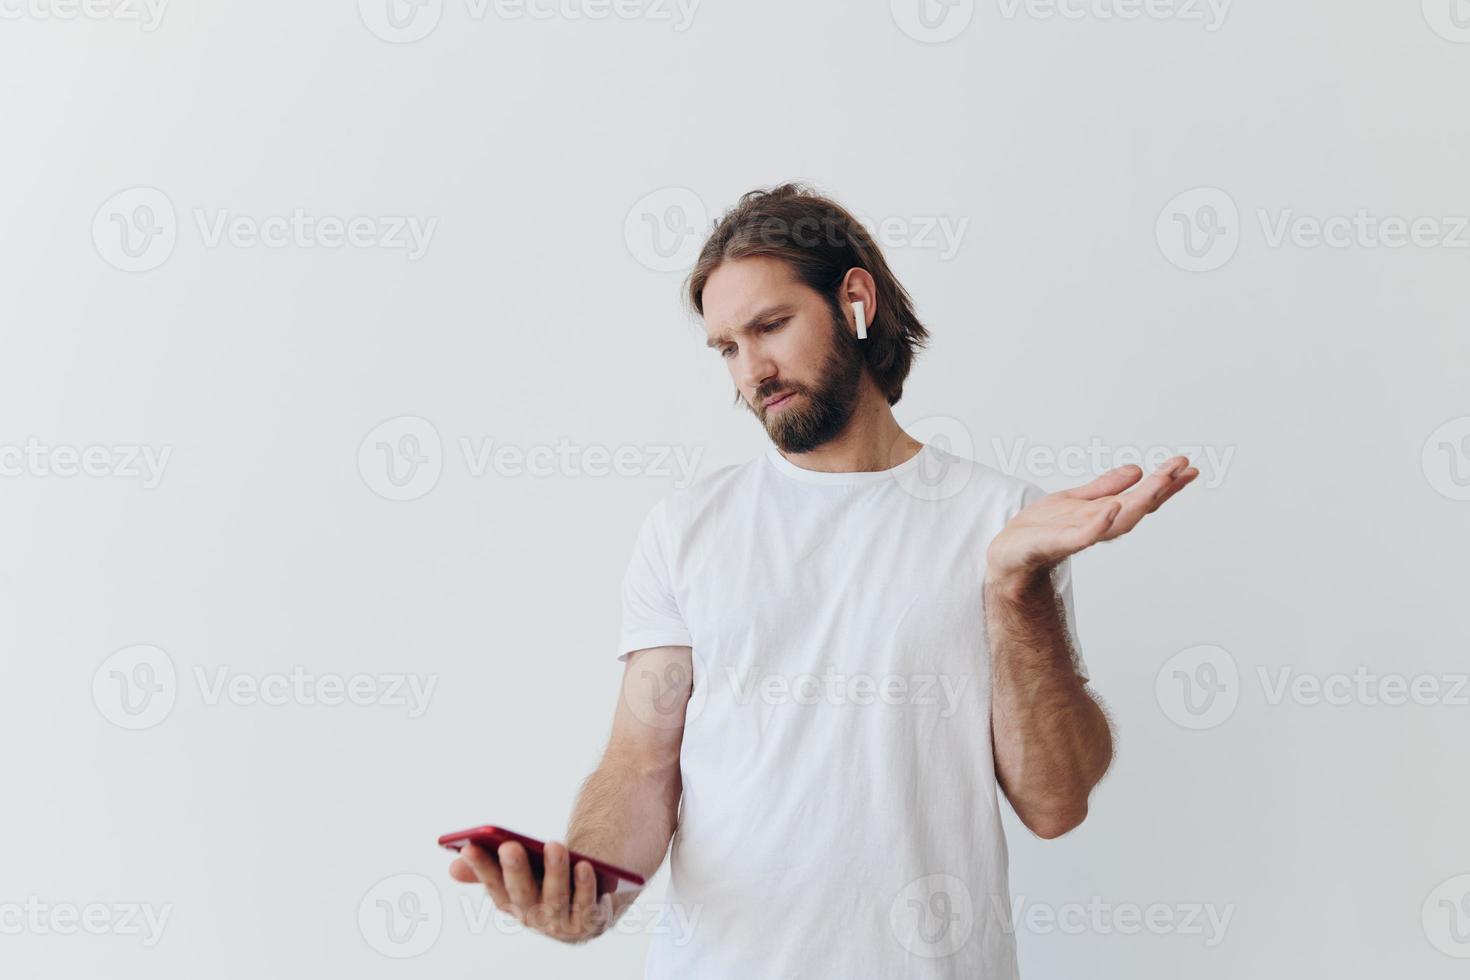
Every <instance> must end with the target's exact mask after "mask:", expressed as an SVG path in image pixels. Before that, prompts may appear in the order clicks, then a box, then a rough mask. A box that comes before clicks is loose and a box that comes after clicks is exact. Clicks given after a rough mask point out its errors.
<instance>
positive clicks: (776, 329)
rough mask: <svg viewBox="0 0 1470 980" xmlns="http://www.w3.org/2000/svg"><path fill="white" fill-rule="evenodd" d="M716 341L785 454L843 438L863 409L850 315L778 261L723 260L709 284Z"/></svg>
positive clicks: (744, 396) (708, 315)
mask: <svg viewBox="0 0 1470 980" xmlns="http://www.w3.org/2000/svg"><path fill="white" fill-rule="evenodd" d="M704 321H705V324H706V327H707V330H708V336H709V344H710V346H711V347H712V348H713V349H714V350H716V351H717V352H719V355H720V357H722V358H724V359H725V363H726V364H727V365H728V366H729V368H730V377H731V379H733V380H734V382H735V387H736V389H737V390H738V391H739V394H740V399H741V401H742V402H743V403H744V404H745V407H746V408H748V409H749V410H750V411H751V412H752V413H753V414H754V415H755V417H756V418H757V419H759V420H760V422H761V424H762V425H763V426H765V428H766V433H767V435H769V436H770V437H771V441H772V442H774V443H775V444H776V446H777V447H778V448H779V449H781V450H782V451H783V452H788V453H805V452H810V451H811V450H813V449H816V448H818V447H819V446H822V445H824V444H825V443H827V442H829V441H830V440H832V439H834V438H836V437H837V436H838V435H840V434H841V433H842V430H843V429H845V428H846V427H847V423H848V421H849V420H850V419H851V418H852V413H853V411H854V410H855V409H856V408H857V403H858V395H859V392H860V385H861V382H862V373H863V357H862V350H861V348H860V347H859V346H858V340H857V338H856V337H854V336H853V334H852V331H851V329H850V328H849V327H848V323H847V320H846V318H845V317H842V316H834V314H833V312H832V309H831V308H830V307H829V306H828V305H827V303H826V301H825V300H823V298H822V297H821V296H820V295H819V294H818V293H816V292H815V291H814V290H812V289H810V288H808V287H807V286H805V285H803V284H802V283H800V282H798V281H797V280H796V279H795V277H794V276H793V274H792V272H791V268H790V267H789V266H788V265H786V263H784V262H782V261H781V260H779V259H774V258H769V257H767V256H753V257H751V258H745V259H734V260H730V261H727V262H724V263H723V264H721V265H720V267H719V268H717V269H716V270H715V271H714V272H713V273H712V274H711V275H710V277H709V280H708V281H707V282H706V283H705V287H704Z"/></svg>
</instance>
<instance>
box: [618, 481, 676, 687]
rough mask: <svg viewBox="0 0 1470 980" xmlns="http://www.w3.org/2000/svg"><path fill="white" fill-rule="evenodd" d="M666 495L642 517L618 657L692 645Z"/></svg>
mask: <svg viewBox="0 0 1470 980" xmlns="http://www.w3.org/2000/svg"><path fill="white" fill-rule="evenodd" d="M668 531H669V529H668V507H667V498H665V499H664V500H660V501H659V502H658V503H657V504H655V505H654V506H653V508H652V509H651V510H649V512H648V514H647V515H646V516H645V517H644V518H643V526H642V527H641V528H639V530H638V539H637V540H636V541H635V542H634V544H633V556H632V558H631V559H629V561H628V570H627V573H626V574H625V575H624V576H623V618H622V629H621V632H620V634H619V637H618V659H619V660H626V659H627V658H628V654H630V653H632V652H634V651H635V650H645V649H647V648H649V647H675V646H685V647H687V646H693V645H694V643H693V640H692V639H691V637H690V635H689V628H688V626H686V625H685V623H684V616H683V614H682V613H680V611H679V604H678V603H677V602H676V601H675V599H674V584H673V577H672V564H671V562H670V557H671V549H670V544H669V534H668Z"/></svg>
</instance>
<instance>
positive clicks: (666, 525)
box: [646, 456, 762, 532]
mask: <svg viewBox="0 0 1470 980" xmlns="http://www.w3.org/2000/svg"><path fill="white" fill-rule="evenodd" d="M761 465H762V457H761V456H756V457H754V458H753V459H749V460H747V461H745V462H743V463H731V464H728V465H726V466H721V467H718V468H716V469H714V470H711V471H710V472H709V473H706V474H705V475H704V476H701V477H699V478H698V479H696V480H694V481H693V482H692V483H690V484H689V485H688V486H685V487H674V488H673V489H671V490H668V491H666V492H665V493H664V495H663V496H661V497H659V498H658V500H656V501H654V503H653V505H652V506H651V507H650V508H649V510H648V516H647V517H646V520H648V521H651V522H654V523H656V524H657V525H659V526H660V527H661V528H663V529H666V530H669V531H673V532H677V531H679V530H682V529H684V528H686V527H688V526H689V525H691V524H694V523H696V522H697V521H698V520H699V519H700V517H701V516H703V515H705V514H708V513H709V512H710V511H711V510H712V509H713V508H715V507H717V506H718V505H719V504H720V503H721V502H723V501H727V500H731V499H740V498H741V497H742V496H745V494H743V493H742V491H743V490H745V489H746V488H747V486H746V485H747V484H748V483H750V482H751V481H752V480H753V479H754V478H755V475H756V472H757V468H758V467H759V466H761Z"/></svg>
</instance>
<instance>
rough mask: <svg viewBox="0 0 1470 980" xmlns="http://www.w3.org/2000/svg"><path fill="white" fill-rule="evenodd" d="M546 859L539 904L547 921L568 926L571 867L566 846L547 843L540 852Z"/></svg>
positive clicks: (557, 843)
mask: <svg viewBox="0 0 1470 980" xmlns="http://www.w3.org/2000/svg"><path fill="white" fill-rule="evenodd" d="M542 854H543V856H544V857H545V859H546V870H545V872H544V874H543V875H542V877H541V904H543V905H545V906H546V917H547V919H548V921H550V922H551V923H553V924H554V925H557V926H562V927H565V926H566V925H567V924H568V920H567V913H568V912H569V911H570V898H571V887H570V885H569V882H568V880H567V875H568V873H569V872H570V871H571V867H570V866H569V863H568V861H567V849H566V845H564V844H561V843H559V842H557V841H548V842H547V843H546V847H545V849H544V850H543V851H542Z"/></svg>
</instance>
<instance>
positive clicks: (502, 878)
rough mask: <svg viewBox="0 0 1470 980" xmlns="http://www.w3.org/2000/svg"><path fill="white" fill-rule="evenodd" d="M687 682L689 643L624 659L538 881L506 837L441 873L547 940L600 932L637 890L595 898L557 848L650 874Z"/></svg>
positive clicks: (675, 771) (671, 813) (658, 856)
mask: <svg viewBox="0 0 1470 980" xmlns="http://www.w3.org/2000/svg"><path fill="white" fill-rule="evenodd" d="M692 682H693V664H692V650H691V649H690V648H689V647H652V648H649V649H647V650H639V651H636V652H635V653H633V654H631V655H630V656H629V657H628V660H627V664H626V666H625V668H624V671H623V685H622V691H621V693H620V696H619V698H618V706H617V710H616V712H615V713H614V715H613V730H612V737H611V738H610V739H609V740H608V745H607V749H606V750H605V751H604V753H603V756H602V761H601V762H600V763H599V764H598V766H597V769H596V770H594V771H593V773H592V775H591V776H589V777H588V778H587V780H586V782H585V783H583V785H582V792H581V793H580V794H579V795H578V797H577V802H576V804H575V805H574V806H573V808H572V818H571V823H570V825H569V829H568V831H567V841H566V844H562V843H561V842H558V841H548V842H547V844H546V871H545V876H544V880H542V881H539V882H538V881H537V880H536V877H535V875H534V874H533V873H532V872H531V870H530V867H529V865H528V864H527V861H526V856H525V852H524V850H523V849H522V848H521V845H519V844H516V843H513V842H508V843H506V844H502V845H501V846H500V849H499V851H498V853H497V855H496V857H495V858H492V857H491V856H490V855H488V854H486V853H485V852H484V851H482V850H480V849H479V848H475V847H473V846H468V847H466V848H464V850H462V851H461V852H460V856H459V858H457V859H456V860H455V861H454V863H453V864H451V865H450V868H449V871H450V874H451V875H452V876H453V877H454V878H456V879H457V880H459V881H466V882H474V881H479V882H481V883H483V884H484V886H485V888H486V890H487V891H489V893H490V897H491V899H492V900H493V901H494V902H495V905H496V907H497V908H499V909H500V910H502V911H504V912H509V913H511V914H513V915H515V916H516V918H518V919H520V920H521V921H522V922H524V923H525V924H526V925H528V926H530V927H532V928H533V929H537V930H539V931H541V932H544V933H546V934H547V935H548V936H551V937H552V938H553V939H559V940H561V941H563V942H570V943H576V942H585V941H587V940H589V939H592V938H593V937H595V936H597V935H600V934H601V933H602V932H604V931H606V929H607V928H608V927H609V926H611V925H612V923H613V922H614V921H616V919H617V917H618V916H619V915H621V914H622V912H623V910H624V909H625V908H627V906H628V905H630V904H631V903H632V901H633V900H634V899H635V898H637V893H636V892H619V893H618V894H616V895H603V896H602V898H601V900H599V899H598V898H597V897H596V895H595V894H594V893H595V891H596V884H595V882H594V881H593V878H592V868H591V865H589V864H587V862H585V861H583V862H580V863H578V865H577V867H576V868H575V869H570V868H568V866H567V850H568V848H570V849H571V850H574V851H579V852H581V853H583V854H589V855H592V856H593V857H596V858H598V859H599V860H602V861H606V862H608V863H609V864H615V865H617V866H619V867H623V868H627V869H628V870H630V871H636V872H638V873H639V874H641V875H643V876H644V877H645V878H646V877H651V876H652V875H653V874H654V872H656V871H657V870H658V868H659V865H660V864H662V863H663V859H664V854H665V853H666V852H667V851H668V848H669V841H670V840H671V839H672V838H673V834H674V827H675V823H676V821H677V817H678V812H679V798H680V794H681V793H682V784H681V781H680V777H679V747H680V745H681V744H682V741H683V736H684V709H685V706H686V705H687V704H688V701H689V695H690V692H691V691H692V689H693V683H692Z"/></svg>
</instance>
